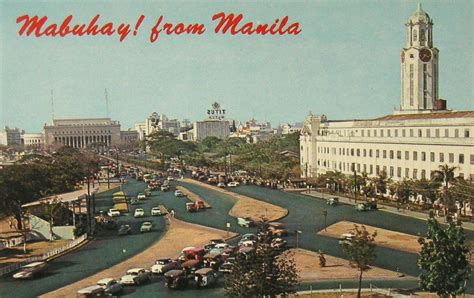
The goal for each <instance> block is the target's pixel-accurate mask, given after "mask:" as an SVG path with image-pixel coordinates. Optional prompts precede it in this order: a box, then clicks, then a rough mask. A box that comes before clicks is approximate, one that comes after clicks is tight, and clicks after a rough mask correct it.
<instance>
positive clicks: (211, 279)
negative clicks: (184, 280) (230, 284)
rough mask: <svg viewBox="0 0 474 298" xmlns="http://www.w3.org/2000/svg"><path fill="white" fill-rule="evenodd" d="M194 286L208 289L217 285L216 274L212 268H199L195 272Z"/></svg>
mask: <svg viewBox="0 0 474 298" xmlns="http://www.w3.org/2000/svg"><path fill="white" fill-rule="evenodd" d="M194 278H195V280H196V285H197V286H198V287H208V286H211V285H213V284H215V283H217V272H216V271H214V270H213V269H212V268H201V269H199V270H197V271H196V272H195V277H194Z"/></svg>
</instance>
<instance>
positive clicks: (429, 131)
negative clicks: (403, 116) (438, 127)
mask: <svg viewBox="0 0 474 298" xmlns="http://www.w3.org/2000/svg"><path fill="white" fill-rule="evenodd" d="M426 137H427V138H430V137H431V130H429V129H427V130H426Z"/></svg>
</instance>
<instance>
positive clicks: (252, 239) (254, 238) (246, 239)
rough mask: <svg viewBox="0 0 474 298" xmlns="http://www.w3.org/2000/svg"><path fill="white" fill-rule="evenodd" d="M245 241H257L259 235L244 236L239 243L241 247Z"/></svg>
mask: <svg viewBox="0 0 474 298" xmlns="http://www.w3.org/2000/svg"><path fill="white" fill-rule="evenodd" d="M245 241H253V242H255V241H257V235H255V234H244V235H242V238H241V239H240V241H239V244H238V245H239V246H241V245H242V244H243V243H244V242H245Z"/></svg>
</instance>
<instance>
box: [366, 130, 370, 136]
mask: <svg viewBox="0 0 474 298" xmlns="http://www.w3.org/2000/svg"><path fill="white" fill-rule="evenodd" d="M367 136H368V137H370V129H369V130H368V131H367Z"/></svg>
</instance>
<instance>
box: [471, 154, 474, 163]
mask: <svg viewBox="0 0 474 298" xmlns="http://www.w3.org/2000/svg"><path fill="white" fill-rule="evenodd" d="M471 165H474V154H471Z"/></svg>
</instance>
